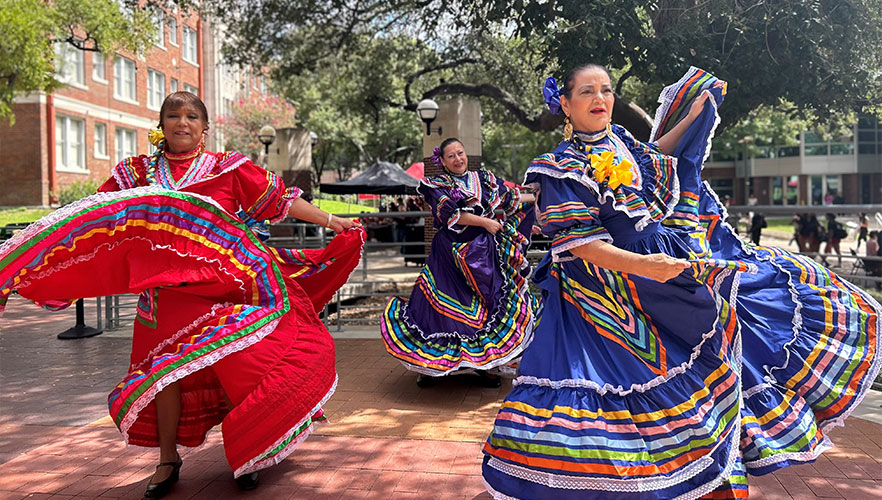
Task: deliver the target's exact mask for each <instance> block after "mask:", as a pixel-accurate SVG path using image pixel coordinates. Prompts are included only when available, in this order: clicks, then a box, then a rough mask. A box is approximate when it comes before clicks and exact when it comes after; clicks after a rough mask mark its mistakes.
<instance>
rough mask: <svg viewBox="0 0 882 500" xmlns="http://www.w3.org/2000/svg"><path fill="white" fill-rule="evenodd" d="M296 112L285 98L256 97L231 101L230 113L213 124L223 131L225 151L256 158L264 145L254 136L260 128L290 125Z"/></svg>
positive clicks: (278, 127)
mask: <svg viewBox="0 0 882 500" xmlns="http://www.w3.org/2000/svg"><path fill="white" fill-rule="evenodd" d="M296 114H297V111H296V109H295V108H294V106H292V105H291V104H289V103H288V102H286V101H285V100H284V99H280V98H278V97H262V96H255V97H251V98H249V99H239V100H238V101H236V102H234V103H233V105H232V108H231V110H230V113H229V114H227V115H224V116H220V117H218V119H217V120H216V123H217V125H218V127H219V128H220V129H221V131H222V132H223V136H224V145H223V147H224V149H225V150H226V151H238V152H240V153H242V154H244V155H245V156H247V157H249V158H258V157H260V155H261V154H262V153H263V152H264V145H263V144H262V143H261V142H260V140H259V139H258V138H257V133H258V131H260V128H261V127H263V126H264V125H271V126H272V127H273V128H275V129H280V128H286V127H293V126H294V125H295V122H294V117H295V115H296Z"/></svg>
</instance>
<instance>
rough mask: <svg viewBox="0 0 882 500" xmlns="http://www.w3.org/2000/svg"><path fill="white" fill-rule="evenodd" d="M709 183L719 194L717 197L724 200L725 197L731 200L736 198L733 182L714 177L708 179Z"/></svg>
mask: <svg viewBox="0 0 882 500" xmlns="http://www.w3.org/2000/svg"><path fill="white" fill-rule="evenodd" d="M708 182H709V183H710V185H711V188H713V190H714V192H716V193H717V196H719V197H720V199H721V200H722V199H723V198H724V197H726V196H728V197H729V198H730V199H732V198H734V197H735V189H734V187H733V180H732V179H727V178H723V177H712V178H710V179H708Z"/></svg>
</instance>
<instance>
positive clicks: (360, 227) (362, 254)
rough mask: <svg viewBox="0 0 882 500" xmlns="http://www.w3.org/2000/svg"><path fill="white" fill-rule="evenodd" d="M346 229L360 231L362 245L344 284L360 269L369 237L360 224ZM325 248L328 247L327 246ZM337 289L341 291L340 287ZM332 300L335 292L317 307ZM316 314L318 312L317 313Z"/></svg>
mask: <svg viewBox="0 0 882 500" xmlns="http://www.w3.org/2000/svg"><path fill="white" fill-rule="evenodd" d="M346 231H358V233H359V236H360V237H361V245H360V246H359V249H358V260H357V261H355V265H354V266H352V270H351V271H349V276H346V281H344V282H343V284H344V285H345V284H346V283H347V282H348V281H349V278H351V277H352V275H353V274H354V273H355V271H356V270H357V269H358V263H359V262H361V259H362V258H363V257H364V243H365V239H366V238H367V233H366V232H365V230H364V228H363V227H362V226H360V225H359V226H354V227H351V228H349V229H347V230H346ZM341 234H342V233H341ZM325 248H327V247H325ZM295 281H296V278H295ZM341 286H342V285H341ZM337 290H338V291H339V288H338V289H337ZM305 291H306V290H304V292H305ZM332 300H334V294H331V296H330V297H329V298H328V300H326V301H325V303H324V304H322V306H321V307H319V308H317V309H318V310H319V311H321V310H322V309H324V308H325V306H327V305H328V304H330V303H331V301H332ZM316 314H318V313H316Z"/></svg>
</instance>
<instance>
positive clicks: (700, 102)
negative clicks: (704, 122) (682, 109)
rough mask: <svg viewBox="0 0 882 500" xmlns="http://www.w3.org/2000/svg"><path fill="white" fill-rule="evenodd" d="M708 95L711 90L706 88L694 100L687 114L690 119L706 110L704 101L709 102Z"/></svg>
mask: <svg viewBox="0 0 882 500" xmlns="http://www.w3.org/2000/svg"><path fill="white" fill-rule="evenodd" d="M708 97H710V92H708V91H706V90H705V91H704V92H702V93H701V95H700V96H698V97H696V98H695V100H694V101H692V106H690V108H689V114H688V115H687V116H688V118H689V120H690V121H691V120H695V119H696V118H698V115H700V114H701V112H702V111H703V110H704V103H705V102H707V99H708Z"/></svg>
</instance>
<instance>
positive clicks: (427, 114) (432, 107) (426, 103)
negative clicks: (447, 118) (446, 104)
mask: <svg viewBox="0 0 882 500" xmlns="http://www.w3.org/2000/svg"><path fill="white" fill-rule="evenodd" d="M438 109H439V108H438V103H437V102H435V101H433V100H432V99H423V100H422V101H420V103H419V104H417V109H416V111H417V115H419V117H420V120H422V121H423V122H425V124H426V135H432V132H434V131H433V130H432V128H431V125H432V122H433V121H435V118H438ZM437 132H438V135H441V133H442V132H441V127H438V130H437Z"/></svg>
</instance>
